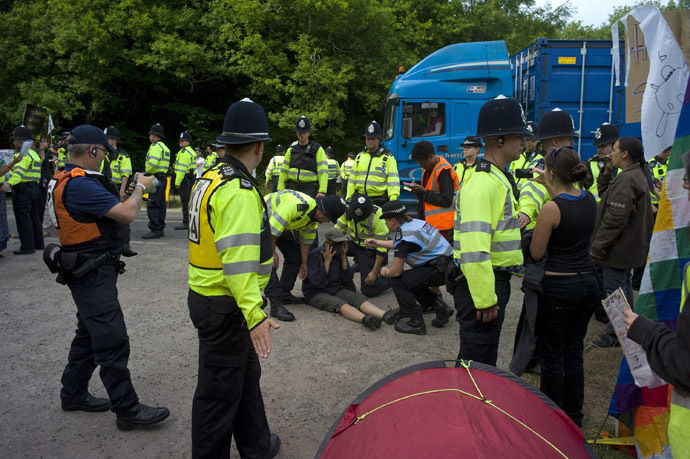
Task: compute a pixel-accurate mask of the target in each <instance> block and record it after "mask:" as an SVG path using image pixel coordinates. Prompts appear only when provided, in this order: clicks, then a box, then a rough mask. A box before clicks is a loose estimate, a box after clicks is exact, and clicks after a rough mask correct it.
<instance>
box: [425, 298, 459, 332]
mask: <svg viewBox="0 0 690 459" xmlns="http://www.w3.org/2000/svg"><path fill="white" fill-rule="evenodd" d="M433 304H434V309H435V310H436V318H435V319H433V320H432V321H431V326H432V327H436V328H441V327H443V326H444V325H445V324H447V323H448V319H450V318H451V316H452V315H453V313H454V312H455V309H453V308H451V307H450V305H449V304H448V303H446V302H445V301H443V296H442V295H441V294H440V293H438V294H437V295H436V298H434V303H433Z"/></svg>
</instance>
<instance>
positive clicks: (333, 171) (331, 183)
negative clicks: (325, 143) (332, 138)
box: [325, 147, 340, 194]
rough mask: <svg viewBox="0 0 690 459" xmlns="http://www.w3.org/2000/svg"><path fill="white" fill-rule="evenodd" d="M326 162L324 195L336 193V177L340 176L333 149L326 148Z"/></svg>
mask: <svg viewBox="0 0 690 459" xmlns="http://www.w3.org/2000/svg"><path fill="white" fill-rule="evenodd" d="M325 152H326V161H327V162H328V190H327V191H326V194H336V193H337V192H338V190H337V187H338V177H339V175H340V173H339V172H340V164H338V161H336V159H335V157H334V153H333V147H326V150H325Z"/></svg>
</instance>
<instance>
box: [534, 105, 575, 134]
mask: <svg viewBox="0 0 690 459" xmlns="http://www.w3.org/2000/svg"><path fill="white" fill-rule="evenodd" d="M576 136H577V133H576V132H575V123H573V117H572V116H570V113H568V112H566V111H564V110H561V109H560V108H554V109H553V110H551V111H550V112H548V113H544V115H543V116H542V117H541V119H540V120H539V128H538V132H537V137H536V139H537V140H544V139H554V138H556V137H576Z"/></svg>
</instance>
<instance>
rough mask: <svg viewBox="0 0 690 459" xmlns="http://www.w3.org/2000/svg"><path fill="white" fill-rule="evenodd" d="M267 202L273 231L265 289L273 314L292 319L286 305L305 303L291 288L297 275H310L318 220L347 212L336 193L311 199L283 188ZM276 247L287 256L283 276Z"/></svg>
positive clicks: (276, 316) (268, 198) (286, 319)
mask: <svg viewBox="0 0 690 459" xmlns="http://www.w3.org/2000/svg"><path fill="white" fill-rule="evenodd" d="M266 206H267V210H268V217H269V226H270V228H271V234H272V235H273V270H272V271H271V279H270V280H269V281H268V286H267V287H266V289H265V290H264V292H265V293H266V297H267V298H268V300H269V302H270V304H271V310H270V314H271V317H275V318H276V319H278V320H283V321H292V320H295V316H294V315H293V314H292V313H291V312H290V311H288V310H287V309H285V307H284V306H283V305H284V304H291V303H292V304H294V303H304V299H303V298H297V297H295V296H293V295H292V293H290V292H291V290H292V288H293V287H294V285H295V280H296V279H297V277H298V276H299V278H300V279H304V278H305V276H306V275H307V261H308V257H309V251H310V250H311V249H312V244H314V241H315V240H316V232H317V229H318V224H319V223H328V222H335V221H336V220H338V218H340V216H341V215H342V214H343V213H344V212H345V202H344V201H343V200H342V198H339V197H337V196H319V197H317V198H316V199H312V198H311V197H310V196H308V195H307V194H305V193H301V192H299V191H295V190H281V191H278V192H276V193H271V194H269V195H267V196H266ZM297 233H298V234H297ZM276 249H280V252H281V253H282V254H283V258H284V263H283V272H282V273H281V275H280V278H279V277H278V265H279V261H278V260H279V258H278V252H277V251H276Z"/></svg>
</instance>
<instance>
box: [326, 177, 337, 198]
mask: <svg viewBox="0 0 690 459" xmlns="http://www.w3.org/2000/svg"><path fill="white" fill-rule="evenodd" d="M337 193H338V183H337V182H336V179H332V180H329V181H328V188H327V190H326V194H327V195H331V194H337Z"/></svg>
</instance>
